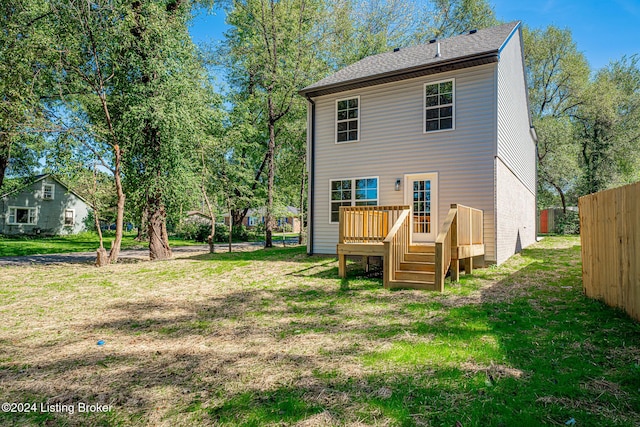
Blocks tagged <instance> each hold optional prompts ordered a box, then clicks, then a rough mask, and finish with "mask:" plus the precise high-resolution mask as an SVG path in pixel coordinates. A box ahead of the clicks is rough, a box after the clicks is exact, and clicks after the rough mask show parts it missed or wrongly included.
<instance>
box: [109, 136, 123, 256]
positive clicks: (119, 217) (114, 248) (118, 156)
mask: <svg viewBox="0 0 640 427" xmlns="http://www.w3.org/2000/svg"><path fill="white" fill-rule="evenodd" d="M114 152H115V165H114V166H115V170H114V180H115V183H116V193H117V194H118V203H117V211H116V238H115V240H114V241H113V244H112V245H111V250H110V251H109V262H110V263H115V262H117V261H118V256H119V255H120V245H121V244H122V232H123V230H124V227H123V223H124V202H125V195H124V190H123V189H122V180H121V179H120V167H121V163H122V151H121V150H120V147H119V146H118V145H117V144H116V145H115V147H114Z"/></svg>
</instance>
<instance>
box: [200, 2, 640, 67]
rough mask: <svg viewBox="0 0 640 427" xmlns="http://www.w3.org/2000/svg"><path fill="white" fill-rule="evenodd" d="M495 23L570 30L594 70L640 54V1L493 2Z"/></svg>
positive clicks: (216, 28)
mask: <svg viewBox="0 0 640 427" xmlns="http://www.w3.org/2000/svg"><path fill="white" fill-rule="evenodd" d="M490 2H491V3H492V4H493V6H494V10H495V12H496V16H497V17H498V19H500V20H503V21H515V20H521V21H523V22H524V23H525V24H526V25H528V26H529V27H531V28H544V27H546V26H547V25H555V26H557V27H560V28H569V29H570V30H571V32H572V34H573V38H574V40H575V41H576V43H577V45H578V49H579V50H580V51H582V52H583V53H584V54H585V56H586V57H587V60H588V61H589V64H591V67H592V68H593V69H596V70H597V69H599V68H602V67H604V66H605V65H607V64H608V63H609V61H610V60H612V59H613V60H615V59H620V58H621V57H622V56H623V55H627V56H630V55H632V54H634V53H637V54H640V34H638V33H637V31H638V30H640V28H638V27H640V0H608V1H607V0H493V1H490ZM225 29H226V25H225V23H224V13H223V12H222V11H218V12H216V14H214V15H211V14H204V13H202V14H199V15H198V16H197V17H196V18H195V19H194V21H193V24H192V26H191V34H192V37H193V38H194V40H195V41H196V42H198V43H200V42H212V41H216V40H221V39H222V37H223V32H224V31H225Z"/></svg>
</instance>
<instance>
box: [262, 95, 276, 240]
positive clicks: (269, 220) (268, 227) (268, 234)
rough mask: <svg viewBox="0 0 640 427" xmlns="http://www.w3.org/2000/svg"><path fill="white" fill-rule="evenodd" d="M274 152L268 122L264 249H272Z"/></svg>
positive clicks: (272, 127)
mask: <svg viewBox="0 0 640 427" xmlns="http://www.w3.org/2000/svg"><path fill="white" fill-rule="evenodd" d="M269 112H270V114H272V113H273V101H272V99H271V98H269ZM275 151H276V132H275V122H273V121H272V120H269V146H268V148H267V159H268V173H269V180H268V182H267V214H266V218H265V222H266V224H265V240H264V247H265V248H272V247H273V239H272V237H273V184H274V177H275V168H276V167H275Z"/></svg>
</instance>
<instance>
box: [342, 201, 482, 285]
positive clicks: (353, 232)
mask: <svg viewBox="0 0 640 427" xmlns="http://www.w3.org/2000/svg"><path fill="white" fill-rule="evenodd" d="M411 213H412V212H411V208H410V206H404V205H400V206H346V207H344V206H343V207H341V208H340V229H339V230H340V232H339V242H338V246H337V253H338V260H339V262H338V270H339V275H340V277H346V273H347V263H346V257H347V256H351V255H357V256H362V257H363V259H364V260H365V263H367V259H368V257H370V256H380V257H382V258H383V259H384V263H383V277H384V287H385V288H412V289H426V290H436V291H443V290H444V278H445V276H446V274H447V272H448V271H449V270H450V271H451V279H452V280H455V281H457V280H458V278H459V267H460V260H465V263H464V265H465V272H466V273H467V274H469V273H471V271H472V269H473V262H472V257H475V256H479V255H484V240H483V228H482V224H483V213H482V211H481V210H479V209H474V208H470V207H467V206H463V205H451V209H450V210H449V214H448V215H447V218H446V219H445V221H444V224H443V226H442V231H441V232H440V233H439V234H438V237H437V239H436V241H435V242H433V243H426V244H425V243H420V244H418V243H416V244H414V243H413V242H412V238H411V236H412V233H411V230H412V215H411Z"/></svg>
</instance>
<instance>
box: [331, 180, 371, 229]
mask: <svg viewBox="0 0 640 427" xmlns="http://www.w3.org/2000/svg"><path fill="white" fill-rule="evenodd" d="M330 188H331V189H330V191H331V194H330V204H331V218H330V222H332V223H336V222H339V221H340V206H377V205H378V178H351V179H336V180H331V182H330Z"/></svg>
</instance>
